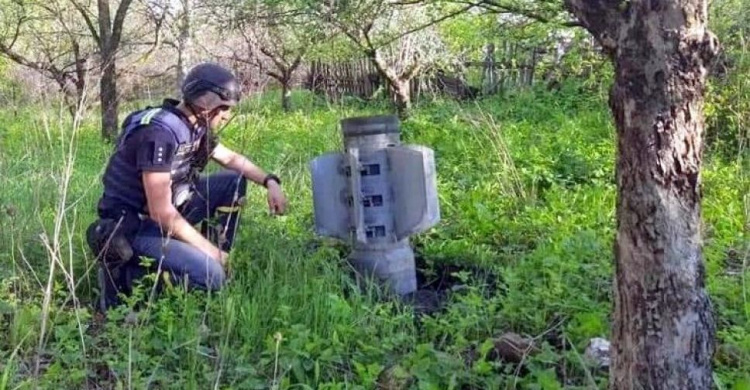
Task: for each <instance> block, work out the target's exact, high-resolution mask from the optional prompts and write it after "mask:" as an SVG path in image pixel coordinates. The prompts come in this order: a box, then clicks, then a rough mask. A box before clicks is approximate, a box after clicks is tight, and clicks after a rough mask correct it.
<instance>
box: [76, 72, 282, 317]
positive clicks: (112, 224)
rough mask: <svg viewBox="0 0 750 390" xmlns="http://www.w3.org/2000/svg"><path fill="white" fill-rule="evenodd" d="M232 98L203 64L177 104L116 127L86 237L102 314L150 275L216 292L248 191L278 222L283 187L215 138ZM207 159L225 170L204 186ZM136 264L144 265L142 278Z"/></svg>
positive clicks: (230, 85)
mask: <svg viewBox="0 0 750 390" xmlns="http://www.w3.org/2000/svg"><path fill="white" fill-rule="evenodd" d="M239 95H240V93H239V85H238V83H237V80H236V79H235V77H234V75H233V74H232V73H231V72H230V71H229V70H227V69H225V68H223V67H221V66H219V65H216V64H212V63H205V64H201V65H198V66H196V67H194V68H193V69H192V70H191V71H190V72H189V73H188V74H187V76H186V77H185V81H184V83H183V85H182V100H181V101H177V100H172V99H166V100H164V102H163V104H162V105H161V106H159V107H148V108H146V109H143V110H138V111H135V112H133V113H131V114H130V115H128V116H127V118H126V119H125V121H124V122H123V127H122V132H121V134H120V137H119V138H118V141H117V145H116V147H115V151H114V154H113V155H112V156H111V158H110V160H109V163H108V165H107V169H106V171H105V173H104V176H103V178H102V182H103V184H104V192H103V195H102V197H101V198H100V200H99V204H98V207H97V211H98V215H99V219H98V220H97V221H96V222H94V223H93V224H92V225H91V226H90V227H89V229H88V231H87V240H88V242H89V245H90V246H91V249H92V250H93V251H94V253H95V254H97V258H98V259H99V269H98V278H99V287H100V291H101V297H100V301H99V305H100V308H101V310H103V311H105V310H107V309H108V308H109V307H111V306H113V305H116V304H118V303H119V301H118V298H117V294H118V293H119V292H123V293H125V294H126V295H127V294H129V293H130V291H131V290H130V288H131V285H132V283H133V281H135V280H137V279H138V278H140V277H142V276H143V275H144V274H145V273H146V272H152V271H155V270H161V271H166V272H167V273H168V274H169V275H170V277H172V279H173V281H174V282H181V283H182V282H187V284H188V286H190V287H193V288H198V289H206V290H216V289H218V288H220V287H221V286H222V285H223V284H224V282H225V279H226V274H225V268H226V265H227V263H226V262H227V256H228V253H229V251H230V250H231V248H232V244H233V241H234V236H235V232H236V230H237V227H238V222H239V220H238V219H239V209H240V207H241V206H242V204H243V203H244V196H245V191H246V187H247V182H248V181H250V182H251V183H255V184H258V185H262V186H264V187H266V188H267V191H268V205H269V208H270V210H271V212H273V213H276V214H281V213H283V212H284V209H285V207H286V199H285V197H284V194H283V192H282V190H281V187H280V185H281V180H280V179H279V178H278V177H277V176H275V175H273V174H267V173H266V172H264V171H263V170H262V169H261V168H259V167H258V166H256V165H255V164H253V163H252V162H251V161H250V160H248V159H247V158H246V157H244V156H242V155H240V154H238V153H236V152H234V151H232V150H230V149H228V148H227V147H225V146H224V145H222V144H221V143H219V142H218V139H217V137H216V136H215V130H216V129H218V128H220V127H222V126H224V125H225V124H226V123H227V121H228V120H229V118H230V115H231V111H232V109H233V108H234V107H235V106H236V105H237V104H238V103H239V100H240V96H239ZM209 159H213V160H214V161H216V162H217V163H218V164H220V165H221V166H223V167H224V168H226V170H224V171H220V172H218V173H215V174H212V175H208V176H206V175H203V176H201V175H200V172H202V170H203V169H204V168H205V166H206V164H207V163H208V161H209ZM217 220H218V223H216V222H214V223H209V221H217ZM198 224H200V231H199V230H198V229H196V225H198ZM141 257H144V258H147V259H149V260H150V265H149V267H148V269H143V268H142V267H141V266H140V258H141Z"/></svg>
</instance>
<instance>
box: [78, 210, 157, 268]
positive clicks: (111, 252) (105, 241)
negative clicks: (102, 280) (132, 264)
mask: <svg viewBox="0 0 750 390" xmlns="http://www.w3.org/2000/svg"><path fill="white" fill-rule="evenodd" d="M145 218H148V216H147V215H145V214H142V213H139V212H135V211H133V210H126V209H121V210H102V211H101V212H100V217H99V218H98V219H97V220H95V221H94V222H92V223H91V224H90V225H89V227H88V229H86V242H87V243H88V245H89V248H91V250H92V251H93V252H94V254H95V255H96V258H97V260H98V261H102V262H104V263H105V264H107V265H109V266H112V267H118V266H120V265H122V264H124V263H127V262H128V261H130V260H131V259H132V258H133V256H134V253H133V246H132V244H131V243H132V242H133V240H134V239H135V235H136V234H137V233H138V229H140V227H141V223H142V222H143V220H144V219H145Z"/></svg>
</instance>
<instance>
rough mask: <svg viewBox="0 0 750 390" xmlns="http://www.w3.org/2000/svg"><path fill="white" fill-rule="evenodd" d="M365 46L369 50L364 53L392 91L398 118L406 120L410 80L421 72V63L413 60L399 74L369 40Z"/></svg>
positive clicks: (408, 110)
mask: <svg viewBox="0 0 750 390" xmlns="http://www.w3.org/2000/svg"><path fill="white" fill-rule="evenodd" d="M365 36H366V34H365ZM367 45H368V46H369V48H370V49H369V50H367V52H366V54H367V57H368V58H370V61H372V63H373V64H374V65H375V69H377V70H378V72H379V73H380V75H381V76H383V77H384V78H385V79H386V80H387V82H388V85H390V87H391V88H392V89H393V97H394V103H395V105H396V112H397V114H398V116H399V118H401V119H402V120H403V119H406V118H408V117H409V115H411V80H412V79H413V78H414V77H415V76H416V75H417V74H418V73H419V72H420V71H421V70H422V67H423V63H422V62H420V61H419V60H418V59H416V58H415V59H413V60H412V62H411V63H409V64H408V65H407V66H405V67H404V69H403V70H402V71H401V72H396V70H395V69H394V67H393V66H391V65H389V64H388V61H386V60H385V59H384V58H383V57H382V56H381V54H380V51H379V50H378V49H375V48H373V47H372V44H371V43H370V39H369V38H368V39H367Z"/></svg>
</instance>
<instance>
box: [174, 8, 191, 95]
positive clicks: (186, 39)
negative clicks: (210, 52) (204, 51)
mask: <svg viewBox="0 0 750 390" xmlns="http://www.w3.org/2000/svg"><path fill="white" fill-rule="evenodd" d="M191 1H192V0H182V1H181V4H182V15H181V21H180V24H179V26H180V35H179V37H178V38H177V88H178V89H177V90H178V91H179V90H180V87H181V86H182V81H183V80H185V76H186V75H187V72H188V67H189V66H190V51H191V49H192V46H193V38H192V36H193V35H192V33H191V31H192V7H191Z"/></svg>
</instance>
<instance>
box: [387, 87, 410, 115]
mask: <svg viewBox="0 0 750 390" xmlns="http://www.w3.org/2000/svg"><path fill="white" fill-rule="evenodd" d="M391 85H392V87H393V92H394V94H395V96H394V98H395V103H396V112H397V113H398V117H399V118H401V119H402V120H404V119H407V118H408V117H409V115H411V89H410V85H409V80H406V81H404V80H398V81H396V82H392V83H391Z"/></svg>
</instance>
